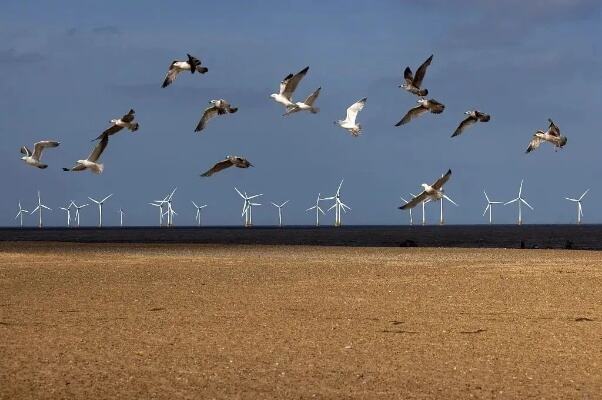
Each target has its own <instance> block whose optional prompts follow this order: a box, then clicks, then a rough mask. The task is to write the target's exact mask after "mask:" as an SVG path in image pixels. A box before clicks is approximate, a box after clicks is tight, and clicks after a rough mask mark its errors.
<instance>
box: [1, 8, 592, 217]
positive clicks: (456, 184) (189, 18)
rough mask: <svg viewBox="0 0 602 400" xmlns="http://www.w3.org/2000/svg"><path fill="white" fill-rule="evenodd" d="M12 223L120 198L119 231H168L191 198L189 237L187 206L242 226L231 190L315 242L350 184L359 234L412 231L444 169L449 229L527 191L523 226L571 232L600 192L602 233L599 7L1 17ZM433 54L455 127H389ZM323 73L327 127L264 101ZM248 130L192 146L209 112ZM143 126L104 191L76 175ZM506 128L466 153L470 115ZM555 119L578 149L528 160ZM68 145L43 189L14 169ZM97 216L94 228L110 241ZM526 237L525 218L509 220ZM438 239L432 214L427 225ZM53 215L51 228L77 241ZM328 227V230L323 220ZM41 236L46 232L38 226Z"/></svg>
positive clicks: (8, 13)
mask: <svg viewBox="0 0 602 400" xmlns="http://www.w3.org/2000/svg"><path fill="white" fill-rule="evenodd" d="M0 37H1V38H2V41H1V42H0V93H1V96H0V110H1V112H0V132H1V135H2V141H1V142H0V156H1V157H0V168H1V170H2V171H3V172H2V175H1V178H0V179H2V181H3V182H2V186H3V187H4V190H3V196H2V197H1V198H0V210H2V211H1V212H0V224H2V225H13V224H15V223H16V221H15V220H13V218H14V214H15V213H16V205H17V201H18V200H21V202H22V203H23V205H24V206H25V207H26V208H29V209H31V208H33V204H34V201H35V193H36V191H37V190H38V189H39V190H41V192H42V196H43V200H44V202H45V203H46V204H47V205H49V206H50V207H52V208H53V209H58V207H60V206H64V205H66V204H67V203H68V202H69V201H70V200H74V201H76V202H77V203H81V202H83V201H85V200H86V198H87V196H92V197H101V196H104V195H106V194H109V193H115V196H114V198H113V199H111V200H109V201H108V202H107V205H106V208H105V217H106V219H105V224H117V223H118V221H119V215H118V209H119V207H123V208H124V209H126V211H127V216H126V222H127V223H128V224H131V225H145V224H155V223H156V219H157V218H156V210H155V209H154V208H152V207H150V206H148V205H147V204H146V203H147V202H149V201H152V200H156V199H158V198H160V197H162V196H164V195H165V194H167V193H168V192H169V191H170V190H171V188H172V187H175V186H177V187H178V188H179V189H178V191H177V194H176V196H175V199H174V206H175V209H176V211H178V213H179V216H178V217H176V220H175V222H176V224H178V225H187V224H192V223H193V217H194V213H195V210H194V208H193V206H192V204H191V203H190V200H195V201H197V202H203V203H207V204H208V205H209V207H208V208H207V209H206V210H205V211H206V213H205V222H206V223H207V224H211V225H235V224H240V223H241V222H242V219H241V218H240V208H241V205H242V203H241V199H240V198H239V197H238V195H237V194H236V192H235V191H234V186H236V187H238V188H239V189H241V190H245V191H247V192H249V193H264V196H263V198H262V200H263V201H262V203H263V204H265V205H264V206H262V207H259V208H257V209H256V210H255V211H254V215H253V217H254V222H255V223H256V224H272V223H275V222H276V221H277V210H276V209H275V208H274V207H272V206H271V205H270V206H268V204H269V201H274V202H282V201H284V200H287V199H290V200H291V202H290V205H289V206H287V208H286V209H285V216H284V218H285V222H286V223H294V224H310V223H312V222H313V214H310V213H305V211H304V210H305V209H306V208H308V207H310V206H311V205H312V203H313V201H314V199H315V197H316V195H317V193H318V192H322V193H323V194H324V195H329V194H331V193H332V192H333V191H334V190H335V189H336V186H337V185H338V182H339V181H340V179H341V178H345V183H344V186H343V200H344V201H345V202H346V203H347V204H348V205H350V206H351V207H352V208H353V210H352V212H351V213H349V214H347V215H345V216H344V223H345V224H397V223H404V224H405V223H406V222H407V215H406V214H405V213H402V212H400V211H399V210H397V206H398V205H399V200H398V199H399V195H407V193H408V192H417V191H418V190H419V188H420V186H419V185H420V183H422V182H431V181H433V180H434V179H436V177H438V176H439V175H440V174H442V173H443V172H445V171H446V170H447V169H448V168H451V169H452V170H453V177H452V179H451V180H450V182H449V184H448V186H447V193H448V194H449V195H450V196H451V197H452V198H453V199H455V200H456V201H457V202H458V203H459V204H460V207H459V208H452V207H447V210H448V211H449V212H448V213H447V215H446V219H447V221H448V223H480V222H484V221H485V220H484V218H482V217H481V212H482V210H483V208H484V206H485V204H484V199H483V194H482V191H483V189H487V191H488V193H489V194H490V195H491V197H493V198H495V199H496V200H498V199H501V200H509V199H511V198H513V197H515V195H516V191H517V190H518V184H519V182H520V180H521V178H524V179H525V196H526V198H527V200H528V201H529V202H530V203H531V204H532V205H533V206H535V212H526V213H525V220H526V222H534V223H561V222H571V221H573V220H574V218H575V209H574V206H573V205H572V204H569V203H568V202H567V201H566V200H563V198H564V196H577V195H578V194H580V193H581V192H583V191H584V190H585V189H587V188H588V187H591V188H592V189H591V192H590V194H589V195H588V197H587V198H586V200H585V202H584V211H585V221H587V222H602V207H599V206H597V204H600V203H599V199H600V198H602V183H601V182H600V180H599V178H598V177H599V176H600V173H601V172H602V166H601V165H600V163H599V162H598V160H599V152H600V150H599V149H600V148H601V146H602V132H601V131H600V128H599V122H598V118H597V113H599V110H600V109H601V108H602V94H601V91H600V89H599V88H600V82H601V81H602V58H601V57H602V48H601V45H600V43H599V40H596V39H595V38H600V37H602V24H601V5H600V3H599V2H597V1H590V0H581V1H579V0H578V1H565V0H550V1H530V2H524V1H515V0H509V1H504V2H499V1H476V0H475V1H458V2H448V1H439V0H424V1H421V2H412V3H410V2H399V1H381V2H377V3H370V2H360V1H357V2H356V1H345V2H343V1H332V2H324V1H305V2H286V1H262V2H246V1H245V2H243V1H238V2H237V1H234V2H229V3H228V4H227V5H224V4H223V3H219V2H213V3H210V2H199V1H179V2H177V5H174V4H173V3H171V2H169V3H168V2H163V1H145V2H122V1H109V0H107V1H102V2H96V1H57V2H36V1H33V2H27V5H25V4H24V3H23V2H22V1H10V0H8V1H3V2H2V4H1V5H0ZM187 52H189V53H191V54H194V55H196V56H198V57H199V58H200V59H201V60H202V61H203V64H204V65H206V66H207V67H208V68H209V72H208V73H207V74H205V75H203V76H197V75H195V76H190V75H181V76H180V77H178V79H177V80H176V82H175V83H174V84H173V85H172V86H170V87H168V88H166V89H161V88H160V85H161V83H162V81H163V78H164V75H165V72H166V69H167V67H168V65H169V63H170V62H171V60H173V59H176V58H182V57H184V56H185V53H187ZM430 54H434V60H433V63H432V65H431V67H430V69H429V71H428V73H427V76H426V79H425V82H424V84H425V86H426V87H428V88H429V90H430V96H432V97H434V98H435V99H437V100H438V101H440V102H442V103H444V104H445V105H446V109H445V112H444V113H443V114H441V115H437V116H435V115H426V116H424V117H421V118H419V119H417V120H415V121H412V122H411V123H410V124H408V125H406V126H403V127H400V128H396V127H394V126H393V125H394V124H395V123H396V122H397V121H398V120H399V119H400V118H401V117H402V116H403V114H404V113H405V112H406V111H407V109H409V108H410V107H412V106H413V105H414V104H415V100H416V98H415V97H414V96H412V95H410V94H409V93H406V92H403V91H401V90H400V89H398V88H397V85H399V84H400V83H401V79H402V71H403V68H405V66H406V65H409V66H411V67H412V69H415V68H416V67H417V66H418V65H419V64H420V63H421V62H422V61H424V59H426V57H428V56H429V55H430ZM306 65H309V66H310V70H309V73H308V74H307V76H306V77H305V79H304V80H303V81H302V83H301V84H300V85H299V88H298V90H297V92H296V97H297V98H299V99H302V98H305V96H306V95H307V94H309V93H310V92H311V91H313V90H314V89H315V88H317V87H319V86H322V88H323V89H322V93H321V96H320V98H319V99H318V102H317V104H318V106H319V107H320V109H321V111H320V113H319V114H317V115H311V114H305V113H299V114H297V115H293V116H291V117H289V118H283V117H282V116H281V114H282V111H283V110H282V109H281V107H280V106H279V105H277V104H276V103H274V102H273V101H272V100H271V99H270V98H269V95H270V94H271V93H273V92H274V91H276V89H277V87H278V83H279V81H280V80H281V79H282V78H283V77H284V76H285V75H286V74H287V73H289V72H296V71H298V70H300V69H301V68H303V67H304V66H306ZM365 96H367V97H368V101H367V104H366V107H365V108H364V110H363V111H362V113H361V114H360V116H359V120H360V122H361V123H362V125H363V126H364V134H363V135H362V136H360V137H359V138H352V137H350V136H349V135H348V134H346V132H345V131H344V130H342V129H340V128H338V127H335V126H334V125H333V123H332V122H333V121H334V120H336V119H339V118H343V117H344V114H345V109H346V108H347V107H348V106H349V105H350V104H351V103H353V102H354V101H356V100H357V99H359V98H362V97H365ZM216 98H225V99H227V100H229V101H230V102H231V103H232V104H233V105H234V106H238V107H239V112H238V113H236V114H234V115H231V116H227V117H224V118H220V119H215V120H212V121H211V122H210V123H209V125H208V128H207V129H206V130H205V131H204V132H203V133H202V134H201V135H198V134H195V133H194V132H193V130H194V127H195V125H196V123H197V122H198V119H199V117H200V115H201V112H202V110H203V109H204V107H206V105H207V102H208V101H209V100H211V99H216ZM129 108H134V109H135V110H136V112H137V118H138V120H139V122H140V125H141V128H140V130H139V131H138V132H137V133H136V134H130V133H129V132H123V133H120V134H118V135H116V136H114V137H113V138H112V139H111V142H110V144H109V147H108V149H107V151H106V152H105V154H104V156H103V162H104V164H105V172H104V173H103V174H102V175H99V176H96V175H92V174H91V173H89V172H85V173H78V174H75V173H71V174H67V173H64V172H63V171H61V167H63V166H69V165H71V163H72V162H73V161H74V160H76V159H79V158H82V157H85V156H87V155H88V153H89V151H90V146H91V145H90V139H91V138H93V137H95V136H97V135H98V133H99V132H101V131H103V130H104V129H105V128H106V127H108V121H109V120H110V119H111V118H114V117H118V116H120V115H122V114H123V113H125V112H126V111H127V110H128V109H129ZM471 108H478V109H479V110H482V111H484V112H488V113H490V114H491V115H492V120H491V122H489V123H488V124H480V125H477V126H475V127H473V128H472V129H470V130H468V131H466V132H465V133H464V134H463V135H461V136H460V137H458V138H454V139H453V140H452V139H450V135H451V133H452V132H453V130H454V129H455V127H456V126H457V124H458V123H459V121H461V119H462V118H463V112H464V111H466V110H468V109H471ZM548 117H551V118H552V119H554V121H555V122H556V123H557V124H558V125H559V127H560V129H561V130H562V132H563V133H564V134H566V135H567V136H568V139H569V140H568V144H567V146H566V147H565V149H564V150H562V151H559V152H554V150H553V149H552V147H551V146H547V145H542V146H541V147H540V149H538V150H537V151H535V152H534V153H531V154H529V155H526V154H524V151H525V149H526V147H527V144H528V142H529V140H530V137H531V135H532V133H533V132H534V131H535V130H536V129H545V128H546V127H547V118H548ZM40 139H56V140H59V141H61V142H62V144H61V146H60V147H59V148H58V149H56V150H51V151H48V152H47V153H46V154H45V156H44V161H45V162H47V163H48V164H49V165H50V166H49V168H48V169H46V170H38V169H35V168H31V167H27V166H26V165H24V163H23V162H22V161H21V160H20V159H19V158H20V154H19V152H18V150H19V147H20V146H21V145H24V144H26V145H31V144H32V143H33V142H34V141H36V140H40ZM227 154H237V155H242V156H245V157H247V158H248V159H249V160H250V161H251V162H252V163H254V164H255V165H256V167H255V168H251V169H248V170H239V169H237V170H234V169H232V170H227V171H224V172H222V173H220V174H217V175H215V176H214V177H212V178H210V179H201V178H200V177H199V173H200V172H202V171H204V170H206V169H207V168H208V167H209V166H211V165H212V164H213V163H214V162H216V161H218V160H220V159H222V158H223V157H224V156H226V155H227ZM93 211H94V210H91V209H87V210H86V211H85V212H84V213H83V214H82V223H84V224H86V225H88V224H89V225H93V224H95V223H96V213H95V212H93ZM496 214H497V215H496V217H497V220H498V221H499V222H507V223H510V222H513V221H514V219H515V214H516V210H515V209H514V208H510V207H505V208H502V207H500V208H498V209H497V210H496ZM428 217H429V218H428V219H429V220H430V221H435V219H436V218H435V217H436V211H435V209H434V207H432V205H431V206H430V211H429V214H428ZM64 219H65V216H64V214H63V213H62V212H61V213H59V211H58V210H55V211H54V212H52V213H51V214H49V215H48V218H47V220H46V221H47V224H49V225H61V224H64ZM327 219H328V221H331V220H333V219H334V215H332V214H331V215H330V216H328V217H327ZM26 221H27V223H28V224H34V223H35V219H34V218H33V217H30V218H28V219H27V220H26Z"/></svg>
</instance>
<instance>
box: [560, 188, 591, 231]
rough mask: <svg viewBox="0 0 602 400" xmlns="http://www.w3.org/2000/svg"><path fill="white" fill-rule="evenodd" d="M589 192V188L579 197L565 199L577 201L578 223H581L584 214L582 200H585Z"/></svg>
mask: <svg viewBox="0 0 602 400" xmlns="http://www.w3.org/2000/svg"><path fill="white" fill-rule="evenodd" d="M587 192H589V189H587V190H586V191H585V192H583V194H582V195H581V196H580V197H579V198H578V199H575V198H572V197H565V199H567V200H568V201H572V202H575V203H577V224H580V223H581V217H582V216H583V206H582V205H581V200H583V198H584V197H585V195H586V194H587Z"/></svg>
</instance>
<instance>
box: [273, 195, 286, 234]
mask: <svg viewBox="0 0 602 400" xmlns="http://www.w3.org/2000/svg"><path fill="white" fill-rule="evenodd" d="M271 203H272V205H273V206H274V207H276V208H277V209H278V226H279V227H281V228H282V207H284V206H285V205H286V203H288V200H287V201H285V202H284V203H282V204H280V205H278V204H276V203H274V202H271Z"/></svg>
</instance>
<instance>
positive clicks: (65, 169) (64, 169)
mask: <svg viewBox="0 0 602 400" xmlns="http://www.w3.org/2000/svg"><path fill="white" fill-rule="evenodd" d="M63 171H65V172H69V171H71V169H69V168H65V167H63Z"/></svg>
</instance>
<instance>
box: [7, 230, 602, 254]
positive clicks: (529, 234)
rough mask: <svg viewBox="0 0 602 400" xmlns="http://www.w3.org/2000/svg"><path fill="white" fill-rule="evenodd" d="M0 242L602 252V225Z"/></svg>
mask: <svg viewBox="0 0 602 400" xmlns="http://www.w3.org/2000/svg"><path fill="white" fill-rule="evenodd" d="M0 241H57V242H73V243H199V244H245V245H254V244H261V245H316V246H358V247H365V246H372V247H377V246H383V247H477V248H478V247H492V248H540V249H547V248H553V249H588V250H602V225H523V226H517V225H444V226H437V225H427V226H343V227H339V228H334V227H329V226H325V227H319V228H316V227H313V226H288V227H283V228H278V227H266V226H256V227H250V228H243V227H202V228H197V227H172V228H167V227H163V228H159V227H154V228H153V227H127V228H119V227H106V228H89V227H85V228H54V227H49V228H43V229H38V228H0Z"/></svg>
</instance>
